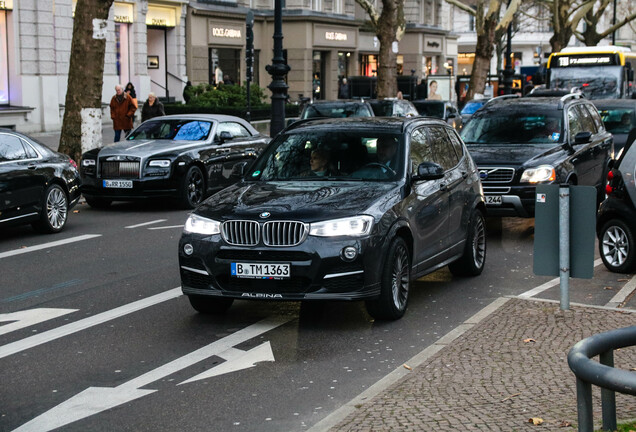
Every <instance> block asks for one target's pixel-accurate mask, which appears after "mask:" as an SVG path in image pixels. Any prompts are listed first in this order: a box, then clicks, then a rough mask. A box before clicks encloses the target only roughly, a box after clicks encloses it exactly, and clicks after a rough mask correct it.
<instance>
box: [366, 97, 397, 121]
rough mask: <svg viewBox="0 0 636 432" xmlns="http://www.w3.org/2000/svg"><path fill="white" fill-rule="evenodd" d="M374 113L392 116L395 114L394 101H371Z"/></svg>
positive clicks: (380, 115) (381, 115)
mask: <svg viewBox="0 0 636 432" xmlns="http://www.w3.org/2000/svg"><path fill="white" fill-rule="evenodd" d="M369 103H370V104H371V108H372V109H373V113H374V114H375V115H376V116H378V117H391V116H392V115H393V102H391V101H381V100H375V101H369Z"/></svg>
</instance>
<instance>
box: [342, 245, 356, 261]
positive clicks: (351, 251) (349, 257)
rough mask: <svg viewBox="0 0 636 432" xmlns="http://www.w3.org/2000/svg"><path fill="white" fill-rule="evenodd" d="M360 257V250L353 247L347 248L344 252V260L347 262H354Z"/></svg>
mask: <svg viewBox="0 0 636 432" xmlns="http://www.w3.org/2000/svg"><path fill="white" fill-rule="evenodd" d="M357 256H358V250H357V249H356V248H354V247H353V246H347V247H346V248H344V249H343V250H342V259H344V260H345V261H353V260H354V259H356V257H357Z"/></svg>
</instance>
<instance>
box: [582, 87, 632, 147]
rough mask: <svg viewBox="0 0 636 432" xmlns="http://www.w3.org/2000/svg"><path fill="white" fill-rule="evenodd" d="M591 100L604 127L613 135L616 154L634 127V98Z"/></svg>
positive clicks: (623, 145)
mask: <svg viewBox="0 0 636 432" xmlns="http://www.w3.org/2000/svg"><path fill="white" fill-rule="evenodd" d="M592 102H593V103H594V105H596V108H597V109H598V112H599V114H600V115H601V118H602V119H603V123H604V124H605V129H607V130H608V131H610V132H611V133H612V135H614V151H615V152H616V155H617V156H618V152H620V151H621V149H622V148H623V147H625V142H626V141H627V137H628V135H629V133H630V132H631V131H632V129H634V128H636V99H595V100H593V101H592Z"/></svg>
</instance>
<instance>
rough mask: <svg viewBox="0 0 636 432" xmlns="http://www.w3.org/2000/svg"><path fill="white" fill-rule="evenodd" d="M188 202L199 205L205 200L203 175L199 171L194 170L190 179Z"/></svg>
mask: <svg viewBox="0 0 636 432" xmlns="http://www.w3.org/2000/svg"><path fill="white" fill-rule="evenodd" d="M187 194H188V200H189V201H190V202H191V203H192V204H193V205H196V204H199V203H200V202H201V200H202V199H203V175H202V174H201V171H200V170H198V169H195V170H192V171H191V173H190V177H189V178H188V190H187Z"/></svg>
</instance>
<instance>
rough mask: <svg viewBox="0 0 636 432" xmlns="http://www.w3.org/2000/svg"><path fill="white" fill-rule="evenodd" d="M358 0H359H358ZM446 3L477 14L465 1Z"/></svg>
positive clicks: (452, 0)
mask: <svg viewBox="0 0 636 432" xmlns="http://www.w3.org/2000/svg"><path fill="white" fill-rule="evenodd" d="M356 1H357V0H356ZM445 1H446V3H448V4H451V5H453V6H455V7H457V8H459V9H461V10H463V11H464V12H466V13H467V14H470V15H472V16H475V9H473V8H471V7H470V6H468V5H465V4H464V3H461V2H460V1H459V0H445Z"/></svg>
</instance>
